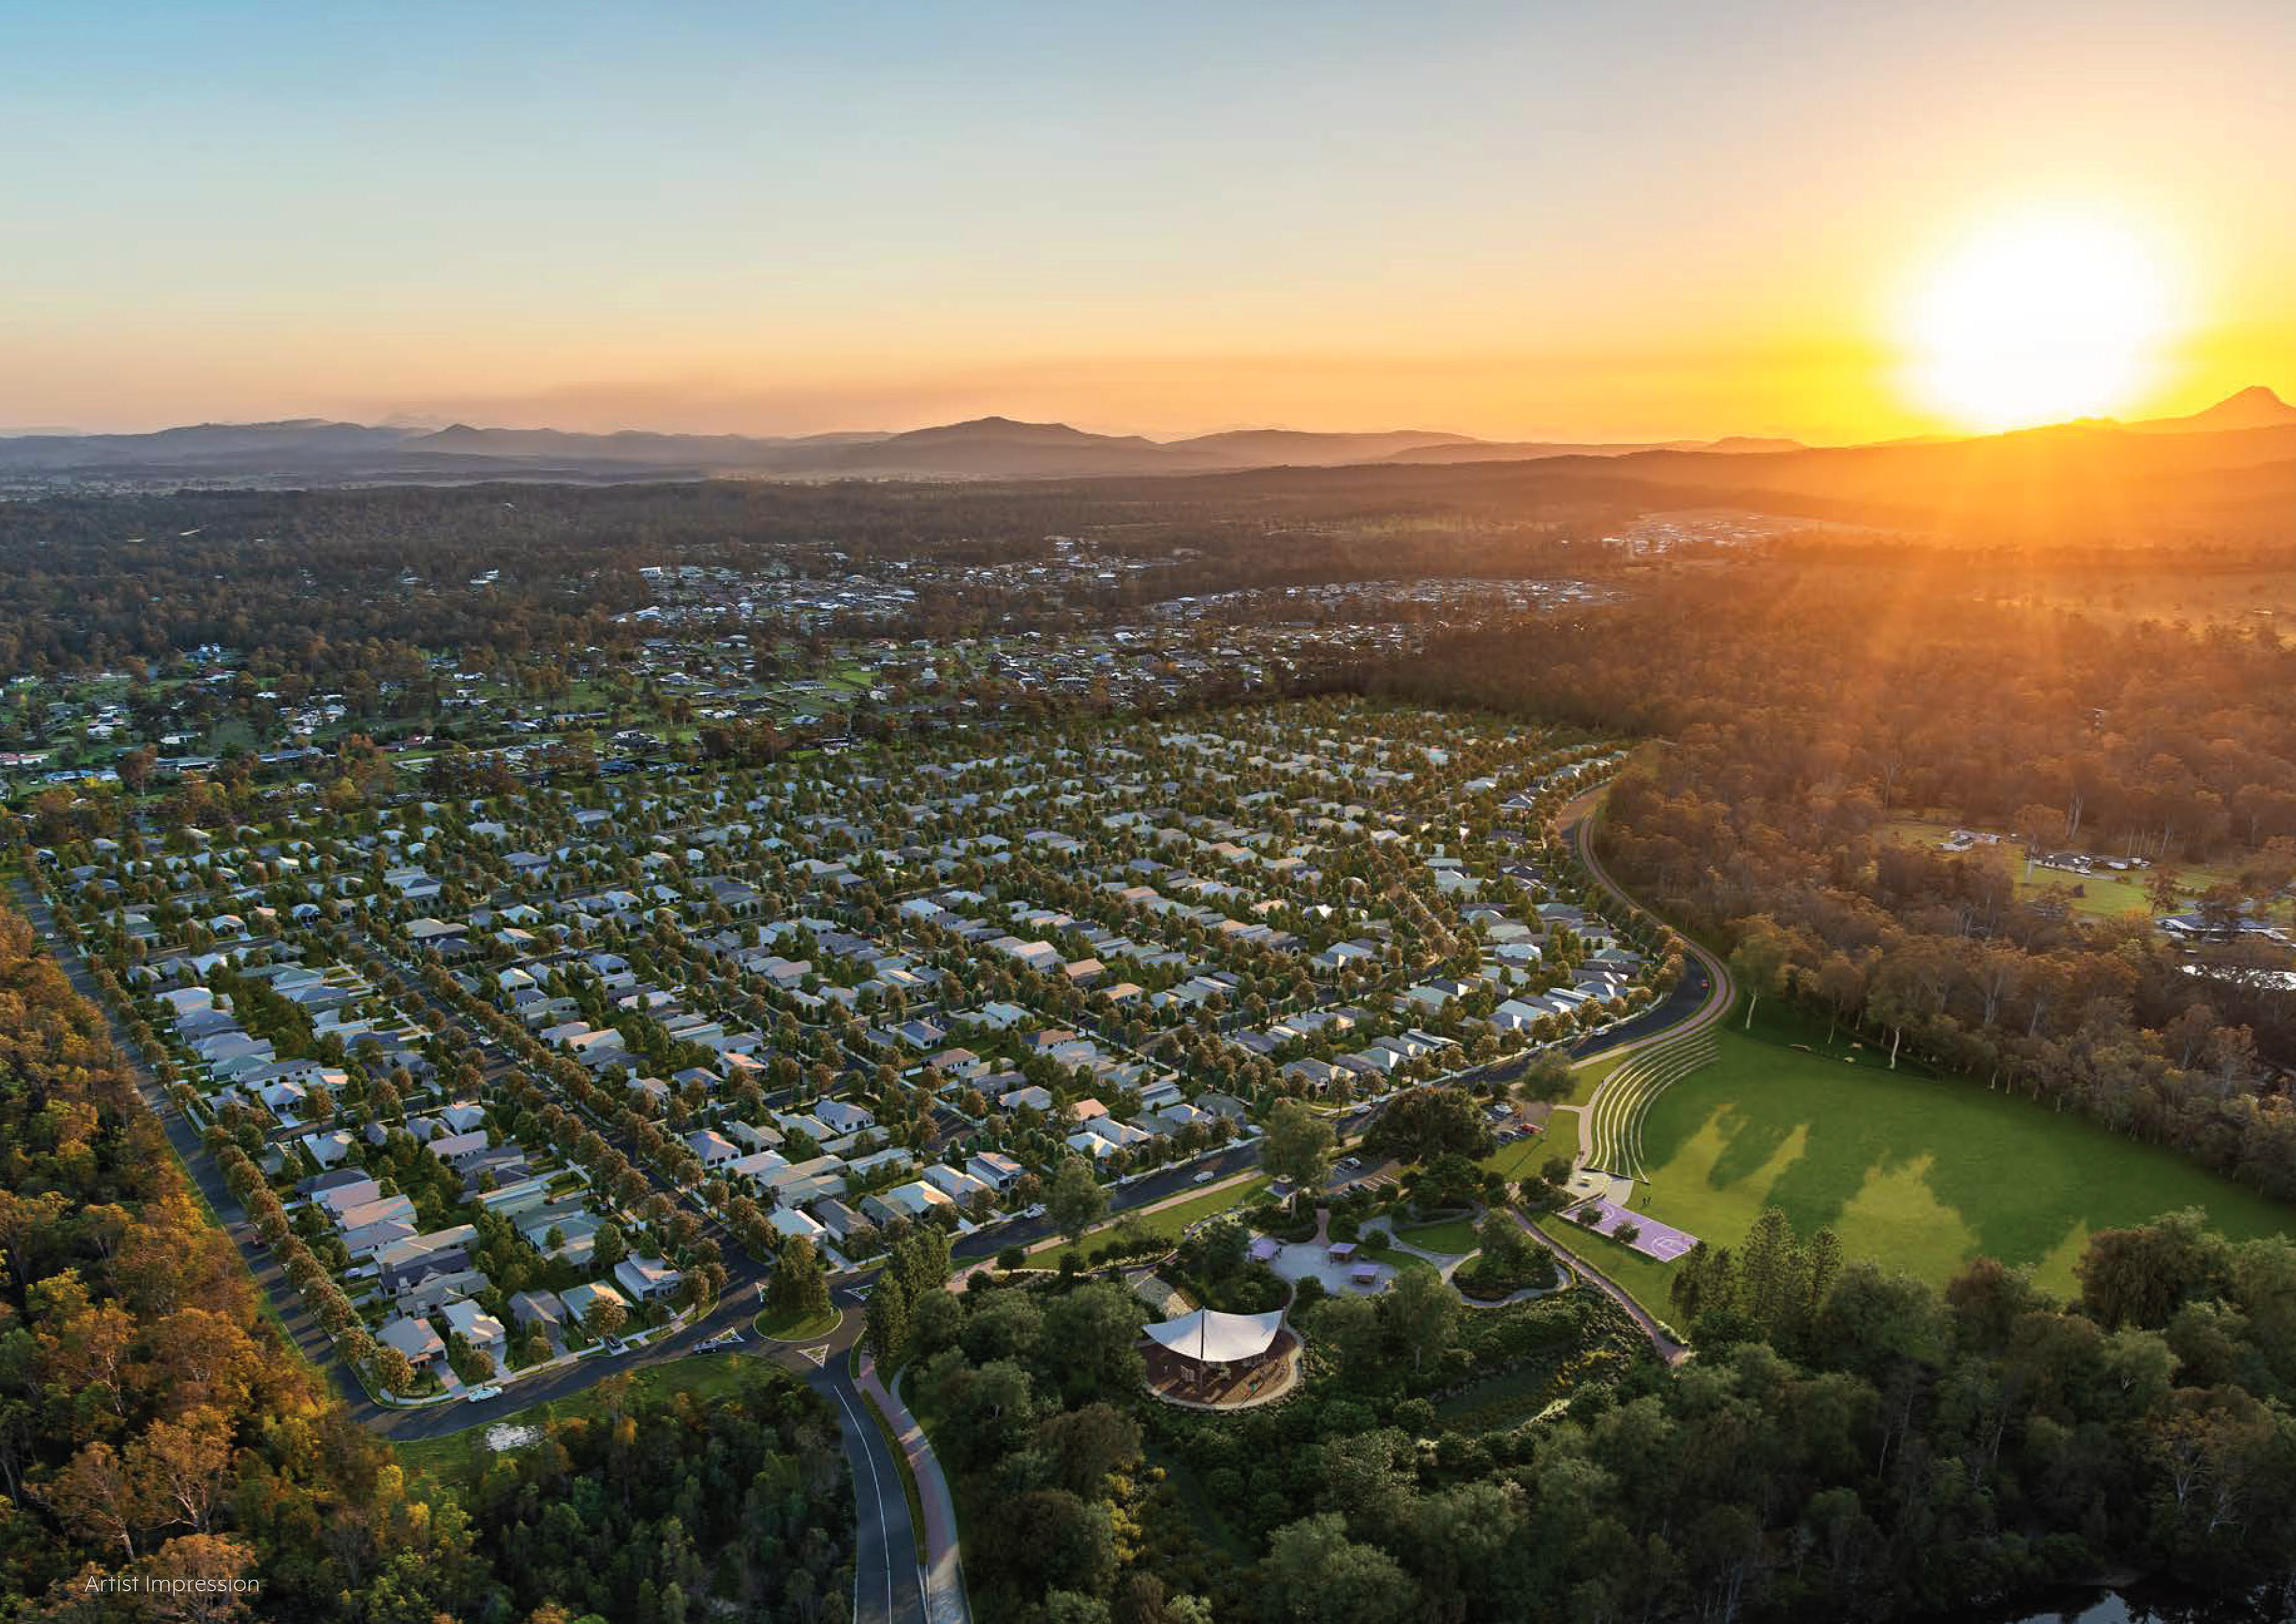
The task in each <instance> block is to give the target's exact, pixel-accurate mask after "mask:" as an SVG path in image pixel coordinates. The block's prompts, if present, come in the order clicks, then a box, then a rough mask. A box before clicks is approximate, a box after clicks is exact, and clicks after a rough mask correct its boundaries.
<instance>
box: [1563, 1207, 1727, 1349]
mask: <svg viewBox="0 0 2296 1624" xmlns="http://www.w3.org/2000/svg"><path fill="white" fill-rule="evenodd" d="M1538 1223H1539V1227H1541V1228H1542V1229H1544V1230H1546V1233H1547V1234H1551V1235H1553V1236H1554V1238H1555V1239H1556V1240H1557V1241H1558V1242H1560V1243H1562V1244H1563V1245H1565V1246H1567V1247H1569V1248H1570V1250H1571V1251H1574V1252H1576V1253H1577V1254H1578V1255H1579V1257H1581V1258H1584V1259H1586V1260H1587V1262H1588V1263H1590V1264H1592V1265H1593V1266H1594V1267H1596V1268H1598V1269H1600V1270H1602V1271H1603V1274H1604V1275H1607V1276H1608V1277H1609V1278H1610V1280H1611V1284H1614V1285H1616V1286H1618V1287H1619V1288H1620V1290H1621V1291H1623V1292H1626V1294H1627V1295H1628V1296H1629V1297H1631V1298H1633V1299H1634V1300H1636V1302H1638V1303H1640V1304H1642V1305H1643V1307H1644V1308H1647V1309H1649V1310H1650V1311H1651V1312H1652V1314H1654V1315H1656V1316H1658V1317H1659V1318H1660V1319H1661V1320H1662V1321H1664V1322H1665V1323H1666V1324H1668V1325H1672V1324H1673V1323H1674V1304H1673V1302H1672V1301H1671V1300H1669V1298H1668V1296H1667V1289H1668V1287H1669V1285H1671V1284H1672V1283H1673V1281H1674V1269H1675V1266H1674V1265H1673V1264H1671V1263H1661V1262H1660V1261H1659V1260H1658V1259H1655V1258H1645V1257H1644V1256H1643V1254H1642V1253H1640V1252H1638V1251H1636V1250H1635V1249H1634V1248H1633V1247H1631V1246H1628V1244H1627V1243H1625V1242H1623V1241H1613V1240H1612V1239H1611V1237H1610V1236H1608V1235H1603V1234H1595V1232H1594V1231H1593V1230H1591V1229H1581V1228H1579V1226H1578V1225H1576V1224H1573V1223H1570V1222H1569V1221H1568V1220H1566V1219H1565V1218H1563V1216H1562V1213H1560V1212H1548V1213H1543V1214H1541V1215H1540V1217H1539V1220H1538ZM1731 1243H1732V1244H1733V1245H1734V1244H1735V1243H1736V1237H1733V1238H1732V1242H1731Z"/></svg>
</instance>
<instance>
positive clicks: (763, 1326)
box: [750, 1308, 845, 1342]
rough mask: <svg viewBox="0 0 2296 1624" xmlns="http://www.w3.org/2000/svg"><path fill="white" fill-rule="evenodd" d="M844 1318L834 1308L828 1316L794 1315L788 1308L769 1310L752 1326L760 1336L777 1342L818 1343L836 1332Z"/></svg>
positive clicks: (842, 1311) (758, 1317) (752, 1321)
mask: <svg viewBox="0 0 2296 1624" xmlns="http://www.w3.org/2000/svg"><path fill="white" fill-rule="evenodd" d="M844 1317H845V1311H844V1310H843V1309H841V1308H832V1309H830V1310H829V1312H828V1313H826V1314H792V1313H791V1312H790V1311H789V1310H788V1309H786V1308H767V1309H766V1310H765V1311H764V1312H763V1313H761V1314H759V1315H758V1316H757V1317H756V1318H755V1319H753V1320H751V1321H750V1328H751V1329H753V1330H754V1331H756V1332H757V1333H758V1335H759V1336H764V1337H771V1338H772V1339H773V1340H774V1341H777V1342H817V1341H820V1340H821V1339H822V1338H823V1337H824V1336H827V1335H828V1334H829V1333H831V1332H832V1331H834V1330H836V1329H837V1327H838V1324H839V1322H840V1321H841V1320H843V1319H844Z"/></svg>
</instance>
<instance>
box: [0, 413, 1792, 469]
mask: <svg viewBox="0 0 2296 1624" xmlns="http://www.w3.org/2000/svg"><path fill="white" fill-rule="evenodd" d="M1750 443H1751V442H1750ZM1791 443H1792V442H1759V444H1763V445H1769V446H1784V445H1790V444H1791ZM1736 445H1737V442H1718V443H1717V447H1716V448H1734V447H1735V446H1736ZM1699 447H1700V442H1696V441H1684V442H1680V443H1679V448H1682V449H1696V448H1699ZM1651 448H1652V447H1649V446H1646V445H1619V446H1577V445H1573V446H1560V445H1557V446H1536V445H1522V444H1498V443H1495V442H1491V441H1486V440H1479V439H1472V438H1471V437H1469V436H1467V435H1464V434H1445V433H1440V432H1437V431H1422V430H1398V431H1387V432H1375V433H1333V434H1321V433H1308V432H1303V431H1298V430H1291V429H1237V430H1230V431H1226V432H1223V433H1218V434H1202V435H1197V436H1194V437H1193V438H1191V439H1175V440H1153V439H1146V438H1144V437H1143V436H1141V435H1137V434H1094V433H1091V432H1089V431H1086V430H1083V429H1076V428H1071V427H1070V426H1069V425H1068V424H1066V423H1057V422H1015V421H1013V419H1011V418H1007V417H980V418H974V419H972V420H971V421H970V422H955V423H945V424H941V425H939V426H937V427H934V428H929V429H913V430H910V431H907V432H906V433H868V432H856V433H842V434H814V435H806V436H803V437H789V438H774V437H760V436H754V435H742V434H659V433H651V432H647V431H639V430H625V431H621V432H619V433H613V434H579V433H571V432H569V431H564V430H559V429H484V428H475V427H472V426H471V425H470V424H468V423H455V424H451V425H449V426H448V427H447V428H443V429H430V428H419V427H411V426H401V425H389V424H385V425H370V424H366V423H353V422H327V421H324V420H323V419H318V418H298V419H293V420H291V421H287V422H264V423H198V424H193V425H190V426H187V427H184V428H178V429H162V430H160V431H157V432H155V433H150V434H19V435H13V436H7V437H0V473H7V472H14V473H23V474H33V473H49V474H55V475H60V476H61V475H72V474H78V475H85V476H86V477H88V478H90V479H104V478H111V479H123V478H133V477H142V478H151V479H164V478H167V477H170V476H176V477H181V478H184V479H195V480H205V479H217V478H230V477H234V476H244V477H250V478H256V477H269V478H307V479H309V480H314V481H320V482H339V481H350V480H408V481H421V480H433V479H451V480H475V479H489V478H501V477H507V478H529V479H530V478H556V477H579V476H581V475H583V474H594V475H602V476H605V477H619V478H630V477H647V476H652V477H665V476H692V475H698V474H709V473H726V474H749V475H753V476H754V475H772V476H779V477H783V478H789V479H839V478H844V479H966V480H982V479H992V480H1013V479H1078V478H1088V477H1095V476H1108V475H1133V474H1154V473H1215V472H1223V471H1226V470H1233V469H1245V468H1271V467H1294V468H1330V467H1339V466H1342V465H1350V464H1357V463H1381V462H1385V461H1390V460H1396V461H1401V460H1406V459H1411V458H1414V457H1417V456H1421V455H1425V456H1427V457H1429V458H1430V459H1431V460H1441V461H1453V460H1456V461H1469V462H1472V461H1485V460H1489V461H1513V460H1519V459H1521V458H1524V457H1531V456H1555V455H1572V454H1577V455H1622V454H1625V453H1628V452H1633V451H1641V450H1648V449H1651Z"/></svg>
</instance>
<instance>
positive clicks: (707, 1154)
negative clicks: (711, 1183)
mask: <svg viewBox="0 0 2296 1624" xmlns="http://www.w3.org/2000/svg"><path fill="white" fill-rule="evenodd" d="M685 1147H686V1149H688V1150H690V1151H692V1152H693V1153H694V1155H695V1156H696V1157H698V1158H699V1159H700V1160H701V1165H702V1166H703V1167H705V1168H721V1167H724V1166H725V1165H726V1163H728V1162H733V1161H741V1160H742V1152H741V1147H740V1146H738V1145H736V1144H734V1142H733V1141H732V1140H731V1139H728V1138H727V1137H726V1136H725V1135H723V1134H721V1133H719V1132H717V1130H716V1129H715V1128H703V1129H702V1130H701V1132H699V1133H692V1134H688V1135H686V1136H685Z"/></svg>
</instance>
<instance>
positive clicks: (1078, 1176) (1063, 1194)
mask: <svg viewBox="0 0 2296 1624" xmlns="http://www.w3.org/2000/svg"><path fill="white" fill-rule="evenodd" d="M1107 1210H1108V1192H1107V1191H1105V1190H1103V1189H1102V1188H1101V1185H1100V1181H1099V1179H1097V1178H1095V1177H1093V1171H1092V1164H1091V1163H1090V1162H1088V1161H1086V1160H1085V1159H1084V1158H1083V1157H1081V1156H1068V1157H1064V1158H1062V1161H1061V1165H1060V1166H1059V1167H1058V1168H1056V1169H1054V1172H1053V1184H1052V1188H1051V1189H1049V1190H1047V1191H1046V1192H1045V1211H1046V1214H1047V1216H1049V1217H1050V1218H1052V1220H1053V1227H1054V1228H1055V1229H1057V1230H1059V1231H1060V1232H1061V1234H1062V1235H1064V1236H1066V1237H1067V1239H1068V1242H1069V1244H1070V1245H1071V1246H1073V1245H1075V1244H1076V1243H1077V1242H1078V1241H1080V1240H1082V1239H1083V1238H1084V1232H1085V1231H1086V1230H1087V1229H1090V1228H1091V1227H1092V1226H1094V1225H1095V1224H1096V1223H1098V1222H1099V1221H1100V1218H1101V1215H1102V1214H1103V1213H1105V1212H1106V1211H1107Z"/></svg>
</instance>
